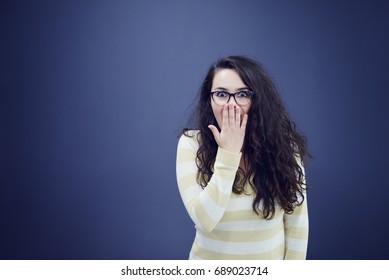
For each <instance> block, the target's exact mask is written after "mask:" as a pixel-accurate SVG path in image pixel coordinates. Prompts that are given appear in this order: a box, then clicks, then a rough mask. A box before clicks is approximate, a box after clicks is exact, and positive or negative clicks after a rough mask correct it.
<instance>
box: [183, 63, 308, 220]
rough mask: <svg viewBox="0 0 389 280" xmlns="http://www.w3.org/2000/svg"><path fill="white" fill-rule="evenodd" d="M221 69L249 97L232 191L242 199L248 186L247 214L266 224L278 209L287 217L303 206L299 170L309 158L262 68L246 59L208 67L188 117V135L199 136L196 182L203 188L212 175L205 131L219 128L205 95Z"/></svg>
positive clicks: (212, 151) (210, 143)
mask: <svg viewBox="0 0 389 280" xmlns="http://www.w3.org/2000/svg"><path fill="white" fill-rule="evenodd" d="M221 69H234V70H235V71H236V72H237V73H238V74H239V76H240V78H241V79H242V81H243V82H244V83H245V85H246V86H247V87H249V88H250V90H252V91H253V92H254V95H253V97H252V100H251V107H250V109H249V112H248V122H247V127H246V134H245V140H244V145H243V148H242V154H243V157H244V160H245V162H247V163H248V168H247V169H246V170H245V171H244V170H243V169H241V168H239V170H238V172H237V174H236V177H235V181H234V185H233V189H232V191H233V192H234V193H236V194H242V193H243V192H244V185H245V184H246V183H247V182H249V184H250V185H251V187H252V188H253V189H254V190H255V192H256V196H255V199H254V201H253V205H252V208H253V210H254V212H255V213H256V214H258V215H260V214H261V213H262V215H263V217H264V218H265V219H272V218H273V217H274V214H275V206H276V205H277V203H278V205H279V206H280V207H282V208H283V209H284V211H285V212H286V213H292V212H293V210H294V207H295V206H296V205H301V203H302V202H303V199H304V195H303V192H304V191H305V189H306V188H307V186H306V184H305V175H304V173H303V169H302V168H301V167H300V164H299V161H300V160H301V163H302V159H303V158H304V156H309V153H308V151H307V144H306V142H307V141H306V138H305V137H304V136H303V135H302V134H300V133H299V132H297V130H296V124H295V123H294V122H293V121H292V120H291V119H290V117H289V115H288V113H287V112H286V110H285V107H284V105H283V103H282V101H281V98H280V95H279V93H278V90H277V88H276V87H275V85H274V83H273V82H272V80H271V78H270V77H269V75H268V74H267V73H266V71H265V70H264V68H263V66H262V65H261V64H260V63H258V62H256V61H254V60H252V59H250V58H248V57H245V56H228V57H223V58H221V59H219V60H218V61H217V62H216V63H215V64H213V65H212V66H211V67H210V69H209V71H208V73H207V75H206V77H205V79H204V81H203V83H202V85H201V88H200V91H199V98H198V104H197V107H196V109H195V111H194V113H193V117H192V121H193V122H194V125H193V126H194V127H193V128H192V129H197V130H199V133H198V134H197V137H198V138H197V140H198V142H199V149H198V151H197V156H196V164H197V167H198V173H197V182H198V183H199V184H200V185H201V186H202V187H203V188H205V187H206V186H207V184H208V182H209V180H210V178H211V176H212V174H213V165H214V163H215V158H216V153H217V148H218V145H217V143H216V141H215V139H214V136H213V134H212V132H211V130H210V129H209V128H208V125H209V124H213V125H215V126H216V127H217V128H218V129H219V131H220V127H219V126H218V124H217V121H216V119H215V116H214V114H213V111H212V107H211V96H210V91H211V88H212V82H213V78H214V75H215V73H216V72H217V71H218V70H221ZM189 130H191V129H189V128H185V129H184V130H183V131H182V133H184V134H185V135H186V136H190V135H189V133H188V131H189ZM192 135H193V134H192ZM261 201H262V205H261V206H260V202H261Z"/></svg>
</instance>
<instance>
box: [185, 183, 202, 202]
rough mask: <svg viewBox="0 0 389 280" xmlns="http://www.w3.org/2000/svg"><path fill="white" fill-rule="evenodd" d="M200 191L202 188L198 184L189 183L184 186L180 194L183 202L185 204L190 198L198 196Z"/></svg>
mask: <svg viewBox="0 0 389 280" xmlns="http://www.w3.org/2000/svg"><path fill="white" fill-rule="evenodd" d="M202 191H203V189H202V188H201V187H200V186H199V185H191V186H189V187H186V188H185V190H184V191H182V192H181V193H180V194H181V198H182V200H183V202H184V204H185V205H187V204H188V203H189V202H190V201H191V200H192V199H194V198H196V197H197V196H199V195H200V193H201V192H202Z"/></svg>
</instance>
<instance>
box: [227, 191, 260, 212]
mask: <svg viewBox="0 0 389 280" xmlns="http://www.w3.org/2000/svg"><path fill="white" fill-rule="evenodd" d="M253 199H254V197H253V196H252V195H245V194H241V195H239V197H234V196H231V198H230V203H229V204H228V207H227V210H226V212H232V211H244V210H251V211H253V206H252V204H253Z"/></svg>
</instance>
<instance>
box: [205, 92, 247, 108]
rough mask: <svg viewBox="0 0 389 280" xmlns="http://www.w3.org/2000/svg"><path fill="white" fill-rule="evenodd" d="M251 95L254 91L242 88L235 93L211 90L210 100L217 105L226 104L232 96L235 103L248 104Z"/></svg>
mask: <svg viewBox="0 0 389 280" xmlns="http://www.w3.org/2000/svg"><path fill="white" fill-rule="evenodd" d="M253 95H254V92H252V91H251V90H242V91H238V92H235V93H229V92H226V91H212V92H211V97H212V100H213V101H214V102H215V103H216V104H217V105H225V104H227V103H228V102H229V101H230V99H231V96H233V97H234V99H235V102H236V104H238V105H241V106H244V105H248V104H249V103H250V101H251V98H252V96H253Z"/></svg>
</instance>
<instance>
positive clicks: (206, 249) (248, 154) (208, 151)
mask: <svg viewBox="0 0 389 280" xmlns="http://www.w3.org/2000/svg"><path fill="white" fill-rule="evenodd" d="M195 117H196V118H195V120H196V126H197V127H196V130H189V129H184V130H183V135H182V136H181V137H180V140H179V143H178V148H177V182H178V187H179V191H180V194H181V197H182V200H183V202H184V205H185V207H186V209H187V211H188V213H189V215H190V217H191V219H192V220H193V222H194V223H195V227H196V237H195V240H194V243H193V246H192V249H191V252H190V256H189V258H190V259H305V258H306V251H307V243H308V213H307V202H306V185H305V176H304V169H303V166H302V163H301V159H303V158H304V156H305V155H307V148H306V141H305V138H304V137H303V136H302V135H300V134H299V133H298V132H297V131H296V129H295V124H294V122H293V121H291V119H290V117H289V116H288V114H287V113H286V111H285V108H284V106H283V104H282V101H281V99H280V97H279V94H278V92H277V90H276V87H275V86H274V84H273V82H272V81H271V79H270V78H269V76H268V74H267V73H266V72H265V71H264V69H263V68H262V66H261V65H260V64H259V63H257V62H255V61H253V60H251V59H249V58H247V57H243V56H230V57H224V58H222V59H220V60H218V61H217V62H216V63H215V64H214V65H213V66H211V68H210V69H209V71H208V73H207V75H206V77H205V79H204V82H203V84H202V86H201V89H200V92H199V102H198V105H197V108H196V111H195Z"/></svg>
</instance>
